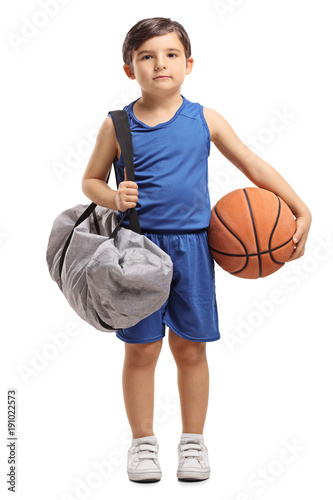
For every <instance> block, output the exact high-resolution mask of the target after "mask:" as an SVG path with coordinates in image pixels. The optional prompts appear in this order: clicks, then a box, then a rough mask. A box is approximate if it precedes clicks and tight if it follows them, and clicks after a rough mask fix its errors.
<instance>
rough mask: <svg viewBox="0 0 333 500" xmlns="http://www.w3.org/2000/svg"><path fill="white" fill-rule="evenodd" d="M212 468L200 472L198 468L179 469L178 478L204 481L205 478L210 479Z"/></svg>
mask: <svg viewBox="0 0 333 500" xmlns="http://www.w3.org/2000/svg"><path fill="white" fill-rule="evenodd" d="M209 477H210V470H208V471H202V472H199V471H197V470H192V471H191V470H188V471H183V470H177V478H178V479H179V480H180V481H204V480H205V479H209Z"/></svg>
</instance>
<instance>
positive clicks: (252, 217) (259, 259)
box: [243, 189, 262, 278]
mask: <svg viewBox="0 0 333 500" xmlns="http://www.w3.org/2000/svg"><path fill="white" fill-rule="evenodd" d="M243 191H244V194H245V197H246V201H247V204H248V206H249V210H250V215H251V219H252V226H253V231H254V237H255V240H256V245H257V255H258V264H259V278H261V277H262V265H261V256H260V249H259V241H258V234H257V228H256V225H255V222H254V216H253V212H252V207H251V203H250V200H249V196H248V194H247V192H246V189H243Z"/></svg>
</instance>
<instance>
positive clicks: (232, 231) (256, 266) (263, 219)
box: [208, 187, 296, 279]
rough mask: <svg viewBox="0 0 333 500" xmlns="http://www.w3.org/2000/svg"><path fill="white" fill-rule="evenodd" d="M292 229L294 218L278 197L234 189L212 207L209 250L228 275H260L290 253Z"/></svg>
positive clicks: (262, 191) (258, 190)
mask: <svg viewBox="0 0 333 500" xmlns="http://www.w3.org/2000/svg"><path fill="white" fill-rule="evenodd" d="M295 231H296V220H295V217H294V215H293V213H292V212H291V210H290V208H289V207H288V205H287V204H286V203H285V202H284V201H283V200H281V198H280V197H279V196H277V195H276V194H274V193H272V192H271V191H267V190H266V189H261V188H257V187H250V188H245V189H236V190H235V191H232V192H231V193H228V194H227V195H225V196H223V198H221V199H220V200H219V201H218V202H217V203H216V205H215V207H213V209H212V213H211V219H210V224H209V227H208V243H209V249H210V252H211V255H212V256H213V258H214V260H215V262H217V264H218V265H219V266H221V267H222V268H223V269H224V270H225V271H228V272H229V273H230V274H233V275H234V276H239V277H240V278H250V279H255V278H264V277H265V276H268V275H269V274H272V273H274V272H275V271H277V270H278V269H280V267H282V266H283V264H284V263H285V262H286V261H287V260H288V259H289V257H290V256H291V254H292V252H293V249H294V246H295V245H294V242H293V235H294V234H295Z"/></svg>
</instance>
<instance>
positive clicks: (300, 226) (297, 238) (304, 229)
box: [287, 212, 312, 262]
mask: <svg viewBox="0 0 333 500" xmlns="http://www.w3.org/2000/svg"><path fill="white" fill-rule="evenodd" d="M311 220H312V217H311V213H310V212H309V213H306V214H304V215H300V216H298V217H296V232H295V234H294V236H293V240H294V243H295V249H294V251H293V253H292V254H291V257H290V259H289V260H287V262H291V261H292V260H296V259H298V258H299V257H302V255H304V251H305V243H306V240H307V237H308V233H309V230H310V225H311Z"/></svg>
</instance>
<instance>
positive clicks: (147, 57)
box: [142, 55, 151, 60]
mask: <svg viewBox="0 0 333 500" xmlns="http://www.w3.org/2000/svg"><path fill="white" fill-rule="evenodd" d="M149 58H151V56H149V55H146V56H143V58H142V59H145V60H149Z"/></svg>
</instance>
